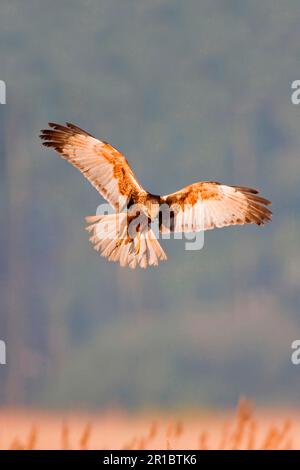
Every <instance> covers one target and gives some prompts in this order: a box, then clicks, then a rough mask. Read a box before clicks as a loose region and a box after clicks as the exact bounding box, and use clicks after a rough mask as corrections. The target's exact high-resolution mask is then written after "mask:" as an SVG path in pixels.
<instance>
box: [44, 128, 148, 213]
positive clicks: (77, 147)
mask: <svg viewBox="0 0 300 470" xmlns="http://www.w3.org/2000/svg"><path fill="white" fill-rule="evenodd" d="M49 127H50V129H44V130H42V131H41V135H40V138H41V139H42V140H43V141H44V142H43V144H44V145H45V146H46V147H52V148H53V149H55V150H56V151H57V152H58V153H59V154H60V155H61V156H62V157H63V158H64V159H65V160H67V161H68V162H70V163H71V164H72V165H73V166H75V167H76V168H78V169H79V171H81V173H82V174H83V175H84V176H85V177H86V178H87V179H88V180H89V181H90V183H91V184H92V185H93V186H94V187H95V188H96V189H97V190H98V191H99V193H100V194H101V195H102V196H103V197H104V198H105V199H106V200H107V201H108V202H109V203H110V204H111V205H112V206H113V207H114V208H115V209H116V211H120V210H121V209H122V208H123V207H124V206H125V204H126V202H127V201H128V200H129V199H130V198H131V197H132V196H134V195H136V194H138V193H141V192H143V193H145V191H144V190H143V188H142V187H141V185H140V184H139V183H138V181H137V179H136V177H135V175H134V173H133V171H132V170H131V168H130V166H129V164H128V162H127V160H126V158H125V157H124V155H122V154H121V153H120V152H119V151H118V150H116V149H115V148H113V147H112V146H111V145H110V144H108V143H107V142H102V141H100V140H98V139H96V138H95V137H93V136H92V135H90V134H88V133H87V132H85V131H84V130H82V129H80V128H79V127H77V126H75V125H74V124H70V123H67V124H66V126H62V125H60V124H55V123H52V122H50V123H49Z"/></svg>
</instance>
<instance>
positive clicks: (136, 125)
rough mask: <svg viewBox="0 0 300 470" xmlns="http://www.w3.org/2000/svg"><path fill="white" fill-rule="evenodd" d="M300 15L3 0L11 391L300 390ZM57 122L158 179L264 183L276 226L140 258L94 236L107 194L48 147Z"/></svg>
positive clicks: (200, 398) (212, 393)
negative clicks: (126, 258)
mask: <svg viewBox="0 0 300 470" xmlns="http://www.w3.org/2000/svg"><path fill="white" fill-rule="evenodd" d="M299 19H300V5H299V2H298V1H296V0H287V1H286V2H280V1H279V0H266V1H264V2H259V1H258V0H244V1H243V2H240V1H238V0H223V1H221V0H213V1H212V0H201V1H198V0H190V1H188V2H181V1H179V0H151V1H146V0H122V1H120V0H110V1H107V0H101V1H97V0H88V1H86V2H80V1H79V0H74V1H73V2H69V1H65V2H59V1H58V0H52V1H51V2H47V1H45V2H39V1H37V0H27V1H26V2H19V1H18V0H3V1H2V2H1V7H0V59H1V62H0V79H1V80H5V82H6V85H7V104H6V105H1V106H0V165H1V172H0V178H1V185H0V194H1V199H0V204H1V213H0V217H1V226H2V230H1V235H0V237H1V251H0V259H1V264H0V296H1V297H0V298H1V317H0V337H1V339H4V340H5V341H6V342H7V354H8V365H7V366H6V367H1V369H0V385H1V386H0V399H1V403H2V404H6V403H12V404H15V403H21V404H22V403H23V404H31V405H47V406H50V405H51V406H54V405H55V406H71V405H74V404H76V405H77V406H108V405H113V404H118V405H123V406H129V407H136V406H139V407H142V406H150V405H162V406H173V405H178V404H179V405H185V406H187V405H195V404H202V405H203V404H204V405H205V404H211V403H214V404H218V405H224V404H230V403H234V402H235V401H236V399H237V398H238V396H239V395H240V394H248V395H250V397H252V398H254V399H256V400H258V401H264V400H270V399H274V400H283V401H288V400H296V399H297V387H298V386H299V379H298V375H299V374H297V370H296V369H295V367H294V366H292V365H291V363H290V345H291V342H292V341H293V340H294V339H296V338H297V337H299V334H300V327H299V322H298V313H299V281H300V270H299V265H300V259H299V258H300V251H299V211H300V198H299V173H300V172H299V170H300V163H299V143H300V138H299V135H300V133H299V126H300V107H297V106H295V105H292V103H291V99H290V95H291V88H290V87H291V83H292V81H294V80H296V79H299V78H300V66H299V64H300V62H299V59H300V49H299V43H300V29H299ZM48 121H59V122H64V121H71V122H74V123H75V124H77V125H79V126H81V127H83V128H85V129H87V130H88V131H89V132H91V133H93V134H94V135H95V136H97V137H99V138H103V139H105V140H107V141H109V142H111V143H112V145H114V146H115V147H117V148H119V149H120V150H122V151H123V152H124V153H125V155H126V156H127V157H128V160H129V162H130V163H131V164H132V166H133V169H134V170H135V172H136V174H137V176H138V178H139V180H140V182H141V183H142V184H143V185H144V187H145V188H146V189H149V190H151V191H152V192H154V193H158V194H159V193H162V194H166V193H170V192H173V191H175V190H176V189H179V188H180V187H183V186H185V185H187V184H189V183H192V182H194V181H197V180H216V181H218V180H219V181H223V182H224V183H228V184H241V185H247V186H253V187H257V188H259V189H261V190H262V193H263V195H264V196H266V197H268V198H270V199H272V201H273V209H274V221H273V223H272V224H271V225H270V226H268V227H264V228H263V229H259V228H257V227H240V228H230V229H224V230H222V231H214V232H210V233H208V234H207V235H206V236H205V246H204V249H203V250H202V251H200V252H196V253H195V252H186V251H185V250H184V241H170V242H165V243H163V244H164V247H165V249H166V251H167V254H168V256H169V260H168V262H167V263H165V264H163V265H161V266H160V267H159V268H158V269H156V270H154V269H151V270H147V271H146V272H138V271H135V272H131V271H124V270H123V269H121V268H119V267H118V266H117V265H114V264H110V263H107V261H106V260H104V259H101V258H100V257H98V256H97V255H96V253H95V252H94V251H93V250H92V249H91V247H90V246H89V243H88V236H87V234H86V232H85V231H84V216H85V215H89V214H93V213H95V211H96V207H97V205H98V204H99V203H100V202H101V199H100V198H99V196H98V194H97V192H96V191H95V190H94V189H93V188H92V187H90V186H89V185H88V183H87V182H86V181H84V179H83V178H82V176H81V175H80V174H79V173H76V171H75V170H73V169H72V168H71V167H70V166H68V165H67V163H65V162H63V161H60V160H59V158H57V156H56V155H55V154H54V153H53V152H50V151H47V150H44V149H42V148H41V145H40V142H39V139H38V134H39V130H40V129H41V128H43V127H45V126H46V125H47V122H48ZM297 328H298V329H297Z"/></svg>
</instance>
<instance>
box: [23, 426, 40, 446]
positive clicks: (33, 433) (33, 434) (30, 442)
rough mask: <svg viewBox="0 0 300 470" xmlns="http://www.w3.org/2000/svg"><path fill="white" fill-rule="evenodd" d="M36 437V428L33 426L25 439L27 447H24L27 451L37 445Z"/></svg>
mask: <svg viewBox="0 0 300 470" xmlns="http://www.w3.org/2000/svg"><path fill="white" fill-rule="evenodd" d="M37 436H38V433H37V429H36V426H34V425H33V426H32V428H31V430H30V432H29V435H28V438H27V445H26V449H27V450H33V449H35V447H36V443H37Z"/></svg>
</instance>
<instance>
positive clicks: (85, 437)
mask: <svg viewBox="0 0 300 470" xmlns="http://www.w3.org/2000/svg"><path fill="white" fill-rule="evenodd" d="M91 433H92V426H91V424H90V423H88V424H87V425H86V426H85V428H84V430H83V433H82V435H81V437H80V440H79V445H80V449H81V450H86V449H87V448H88V442H89V440H90V437H91Z"/></svg>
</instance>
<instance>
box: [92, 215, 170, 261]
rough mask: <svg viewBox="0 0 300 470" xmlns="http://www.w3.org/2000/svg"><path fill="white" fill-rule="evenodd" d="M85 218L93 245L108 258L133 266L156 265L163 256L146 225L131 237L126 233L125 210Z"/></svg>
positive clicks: (164, 258) (158, 244) (164, 257)
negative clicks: (123, 211)
mask: <svg viewBox="0 0 300 470" xmlns="http://www.w3.org/2000/svg"><path fill="white" fill-rule="evenodd" d="M86 222H87V223H88V224H89V225H88V226H87V227H86V229H87V230H88V232H89V233H90V234H91V236H90V242H91V243H92V245H93V246H94V249H95V250H97V251H99V252H100V254H101V256H104V257H106V258H108V260H109V261H115V262H119V263H120V265H121V266H129V267H130V268H132V269H135V268H136V267H137V266H140V267H141V268H147V266H157V265H158V263H159V261H163V260H166V259H167V256H166V254H165V252H164V250H163V249H162V247H161V245H160V243H159V242H158V240H157V238H156V237H155V235H154V233H153V231H152V230H151V229H150V228H149V227H145V228H144V229H143V230H141V231H140V232H137V233H136V234H135V236H134V237H133V238H132V237H130V236H129V234H128V225H127V214H126V213H122V212H121V213H117V214H109V215H95V216H89V217H86Z"/></svg>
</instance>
